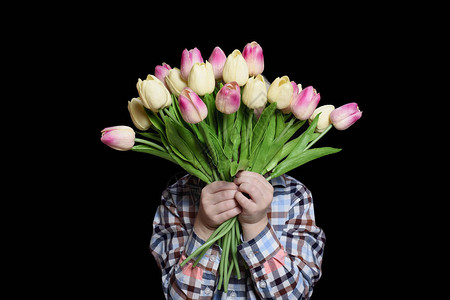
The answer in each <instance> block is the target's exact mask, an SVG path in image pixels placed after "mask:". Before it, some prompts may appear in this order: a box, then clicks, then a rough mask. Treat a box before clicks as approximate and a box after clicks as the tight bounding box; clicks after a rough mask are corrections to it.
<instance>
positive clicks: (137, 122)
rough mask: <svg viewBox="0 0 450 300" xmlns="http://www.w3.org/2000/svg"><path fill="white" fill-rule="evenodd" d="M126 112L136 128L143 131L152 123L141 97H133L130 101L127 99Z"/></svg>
mask: <svg viewBox="0 0 450 300" xmlns="http://www.w3.org/2000/svg"><path fill="white" fill-rule="evenodd" d="M128 112H129V113H130V117H131V121H133V124H134V126H136V128H137V129H139V130H143V131H145V130H147V129H149V128H150V126H151V125H152V123H151V122H150V119H149V118H148V116H147V113H146V112H145V109H144V104H142V101H141V99H139V98H133V99H131V101H128Z"/></svg>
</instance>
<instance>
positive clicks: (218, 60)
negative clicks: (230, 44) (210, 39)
mask: <svg viewBox="0 0 450 300" xmlns="http://www.w3.org/2000/svg"><path fill="white" fill-rule="evenodd" d="M226 60H227V56H226V55H225V53H224V52H223V51H222V49H220V48H219V47H216V48H214V50H213V52H212V53H211V56H210V57H209V59H208V61H209V62H210V63H211V65H212V68H213V71H214V78H215V79H216V80H220V79H222V73H223V66H224V65H225V61H226Z"/></svg>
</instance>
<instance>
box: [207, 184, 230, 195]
mask: <svg viewBox="0 0 450 300" xmlns="http://www.w3.org/2000/svg"><path fill="white" fill-rule="evenodd" d="M204 189H205V191H206V192H208V193H210V194H214V193H217V192H219V191H222V190H236V189H237V186H236V184H235V183H233V182H227V181H214V182H212V183H210V184H208V185H207V186H205V187H204Z"/></svg>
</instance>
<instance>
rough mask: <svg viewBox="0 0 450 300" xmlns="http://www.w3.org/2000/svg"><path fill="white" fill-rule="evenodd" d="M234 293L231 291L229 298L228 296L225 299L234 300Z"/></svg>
mask: <svg viewBox="0 0 450 300" xmlns="http://www.w3.org/2000/svg"><path fill="white" fill-rule="evenodd" d="M236 296H237V295H236V293H235V292H234V291H232V292H231V293H230V296H228V298H227V299H236Z"/></svg>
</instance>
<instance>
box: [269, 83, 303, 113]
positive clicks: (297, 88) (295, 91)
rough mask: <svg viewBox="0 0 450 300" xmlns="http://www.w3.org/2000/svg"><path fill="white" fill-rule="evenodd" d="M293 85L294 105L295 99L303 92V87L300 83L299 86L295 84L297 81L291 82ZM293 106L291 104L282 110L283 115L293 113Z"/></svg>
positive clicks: (292, 99)
mask: <svg viewBox="0 0 450 300" xmlns="http://www.w3.org/2000/svg"><path fill="white" fill-rule="evenodd" d="M291 85H292V90H293V91H292V97H291V104H292V101H294V99H295V98H296V97H297V96H298V94H299V93H300V92H301V91H302V85H301V84H300V83H299V84H297V83H295V81H291ZM269 87H270V85H269ZM291 104H289V105H288V106H287V107H286V108H283V109H282V110H281V112H282V113H283V114H289V113H291Z"/></svg>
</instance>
